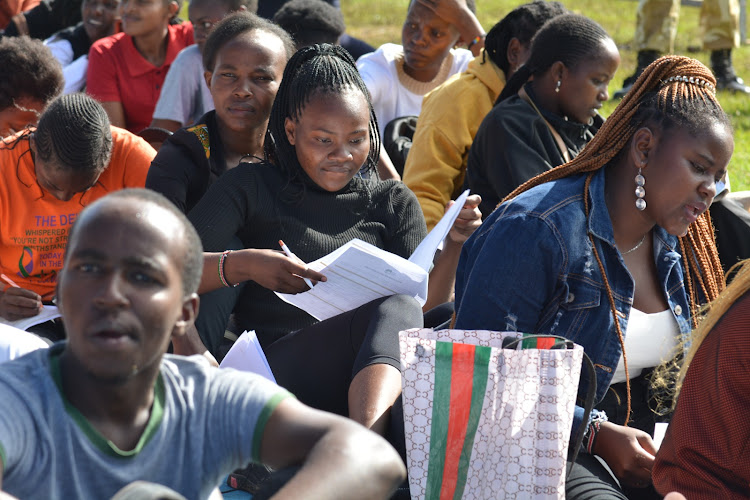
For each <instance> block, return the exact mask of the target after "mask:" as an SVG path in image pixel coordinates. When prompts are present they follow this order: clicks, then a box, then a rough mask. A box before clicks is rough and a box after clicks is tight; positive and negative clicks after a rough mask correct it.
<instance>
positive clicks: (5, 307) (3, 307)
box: [0, 286, 42, 321]
mask: <svg viewBox="0 0 750 500" xmlns="http://www.w3.org/2000/svg"><path fill="white" fill-rule="evenodd" d="M41 311H42V297H41V296H40V295H39V294H38V293H36V292H32V291H31V290H26V289H25V288H16V287H10V286H9V287H6V288H5V290H4V291H3V292H2V293H1V294H0V316H2V317H3V318H5V319H7V320H10V321H16V320H19V319H23V318H29V317H31V316H36V315H37V314H39V313H40V312H41Z"/></svg>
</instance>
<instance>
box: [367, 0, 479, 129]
mask: <svg viewBox="0 0 750 500" xmlns="http://www.w3.org/2000/svg"><path fill="white" fill-rule="evenodd" d="M453 4H458V5H459V6H461V7H462V8H463V10H465V11H467V12H469V13H471V15H472V17H473V19H476V16H474V15H473V10H474V5H473V3H472V4H471V10H470V8H469V7H468V6H467V5H466V0H442V1H440V2H439V3H438V4H437V8H436V9H435V10H432V9H430V8H428V7H426V6H425V5H424V4H423V3H422V2H420V1H418V0H413V1H412V2H411V3H410V4H409V10H408V11H407V13H406V19H405V20H404V25H403V28H402V30H401V43H402V45H396V44H393V43H386V44H384V45H381V46H380V47H379V48H378V50H376V51H375V52H373V53H372V54H365V55H364V56H362V57H360V58H359V60H357V69H359V72H360V74H361V75H362V79H363V80H364V81H365V84H366V85H367V89H368V90H369V91H370V95H371V96H372V106H373V108H374V109H375V116H376V117H377V120H378V127H379V130H378V131H379V132H380V135H381V137H382V136H383V132H384V131H385V126H386V125H387V124H388V123H389V122H390V121H391V120H393V119H394V118H400V117H402V116H417V115H419V111H420V110H421V109H422V97H423V96H424V95H425V94H426V93H427V92H429V91H430V90H432V89H434V88H435V87H437V86H438V85H440V84H441V83H443V82H444V81H446V80H447V79H448V78H449V77H450V76H451V75H454V74H456V73H461V72H462V71H465V70H466V67H467V66H468V64H469V61H471V59H472V57H473V56H472V53H471V52H470V51H469V50H466V49H454V48H453V47H454V46H455V45H456V44H457V43H458V42H459V40H460V39H461V33H462V30H461V27H459V26H457V25H456V23H457V20H456V18H455V17H454V18H451V17H450V15H451V14H452V13H453V10H452V9H451V8H450V7H451V6H454V5H453Z"/></svg>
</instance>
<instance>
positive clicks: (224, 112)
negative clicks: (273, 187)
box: [146, 12, 294, 213]
mask: <svg viewBox="0 0 750 500" xmlns="http://www.w3.org/2000/svg"><path fill="white" fill-rule="evenodd" d="M293 53H294V43H293V42H292V40H291V38H290V37H289V35H288V34H287V33H286V32H285V31H284V30H282V29H281V28H279V27H278V26H277V25H275V24H273V23H271V22H270V21H267V20H265V19H262V18H260V17H258V16H256V15H255V14H251V13H249V12H238V13H235V14H231V15H230V16H229V17H227V18H225V19H224V20H223V21H221V22H220V23H219V24H218V25H217V26H216V29H215V30H214V31H213V33H211V35H210V36H209V37H208V40H207V41H206V47H205V49H204V51H203V58H204V64H205V67H206V72H205V82H206V84H207V85H208V87H209V88H210V89H211V94H212V96H213V99H214V102H215V103H216V104H217V108H216V110H214V111H209V112H208V113H206V114H205V115H204V116H202V117H201V118H200V119H199V120H198V123H197V124H196V125H193V126H190V127H187V128H183V129H180V130H178V131H177V132H176V133H175V134H174V135H172V136H171V137H169V138H168V139H167V141H166V142H165V143H164V145H163V146H162V147H161V149H160V150H159V153H158V154H157V155H156V158H154V161H153V163H152V164H151V168H150V170H149V174H148V178H147V179H146V187H148V188H150V189H153V190H154V191H158V192H160V193H161V194H163V195H164V196H166V197H167V198H168V199H169V200H170V201H171V202H172V203H174V204H175V205H176V206H177V208H179V209H180V210H181V211H182V212H185V213H187V212H189V211H190V209H192V208H193V206H195V204H196V203H197V202H198V200H199V199H200V198H201V197H202V196H203V194H204V193H205V192H206V190H207V189H208V188H209V186H210V185H211V184H212V183H213V181H215V180H216V178H218V177H219V176H220V175H221V174H223V173H224V172H226V171H227V170H229V169H231V168H233V167H235V166H237V165H238V164H239V163H240V161H251V162H252V161H260V159H261V158H262V157H263V140H264V137H265V135H266V129H267V128H268V116H269V114H270V113H271V106H272V104H273V100H274V98H275V97H276V91H277V90H278V88H279V83H281V78H282V76H283V75H284V67H285V66H286V62H287V60H288V59H289V57H291V55H292V54H293Z"/></svg>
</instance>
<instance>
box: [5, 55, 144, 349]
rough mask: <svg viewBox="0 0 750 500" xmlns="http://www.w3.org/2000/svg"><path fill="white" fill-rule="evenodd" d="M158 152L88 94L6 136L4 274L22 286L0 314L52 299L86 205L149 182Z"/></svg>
mask: <svg viewBox="0 0 750 500" xmlns="http://www.w3.org/2000/svg"><path fill="white" fill-rule="evenodd" d="M40 43H41V42H40ZM71 124H75V126H71ZM155 155H156V152H155V151H154V150H153V149H152V148H151V146H149V145H148V144H147V143H146V142H145V141H144V140H143V139H141V138H140V137H137V136H135V135H133V134H131V133H129V132H127V131H125V130H122V129H118V128H116V127H112V126H110V123H109V120H108V118H107V114H106V113H105V112H104V109H102V107H101V105H100V104H99V103H98V102H96V101H95V100H94V99H92V98H91V97H89V96H87V95H85V94H67V95H63V96H61V97H58V98H57V99H56V100H54V101H52V103H50V105H49V106H48V107H47V109H46V110H45V112H44V113H43V114H42V117H41V118H40V119H39V126H38V127H37V128H36V129H33V128H32V129H27V130H24V131H22V132H20V133H18V134H16V135H15V136H12V137H7V138H5V139H4V140H3V141H1V142H0V166H2V169H0V172H1V173H2V178H1V179H0V204H2V206H4V207H5V208H4V209H3V210H2V214H3V215H2V221H1V225H0V227H2V230H1V231H0V272H2V273H4V274H5V275H7V276H9V277H10V278H11V279H12V280H13V281H14V283H16V284H17V285H18V287H6V288H5V290H4V291H2V292H0V317H3V318H5V319H8V320H17V319H21V318H26V317H30V316H34V315H36V314H38V313H39V312H40V310H41V307H42V301H49V300H52V298H53V297H54V294H55V285H56V282H57V274H58V273H59V272H60V269H61V268H62V265H63V251H64V250H65V242H66V241H67V239H68V231H69V230H70V226H71V225H72V224H73V222H74V221H75V219H76V217H77V215H78V213H79V212H80V211H81V208H82V207H84V206H86V205H88V204H90V203H91V202H93V201H94V200H96V199H98V198H101V197H102V196H104V195H105V194H107V193H109V192H111V191H115V190H118V189H122V188H125V187H143V185H144V184H145V182H146V174H147V173H148V167H149V165H150V163H151V160H152V159H153V158H154V156H155ZM34 333H38V334H40V335H42V336H45V337H48V338H51V340H58V338H59V337H60V336H61V335H62V334H61V332H57V331H55V332H50V333H49V335H48V334H47V333H45V332H37V331H34Z"/></svg>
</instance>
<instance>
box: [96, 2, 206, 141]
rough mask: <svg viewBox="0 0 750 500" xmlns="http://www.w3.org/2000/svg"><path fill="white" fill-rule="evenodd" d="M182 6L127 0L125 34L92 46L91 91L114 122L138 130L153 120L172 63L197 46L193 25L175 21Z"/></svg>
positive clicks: (123, 12)
mask: <svg viewBox="0 0 750 500" xmlns="http://www.w3.org/2000/svg"><path fill="white" fill-rule="evenodd" d="M180 5H182V0H179V1H178V0H121V6H120V14H121V16H122V33H117V34H116V35H112V36H109V37H106V38H102V39H101V40H98V41H96V42H94V44H93V45H92V46H91V50H90V51H89V70H88V73H87V75H86V92H88V93H89V94H90V95H92V96H93V97H94V98H95V99H97V100H98V101H99V102H101V103H102V106H104V109H105V110H106V111H107V115H108V116H109V120H110V122H112V125H114V126H116V127H120V128H125V129H127V130H130V131H131V132H133V133H135V134H137V133H138V132H140V131H141V130H143V129H145V128H147V127H148V126H149V125H150V124H151V118H152V116H153V114H154V107H156V101H158V100H159V94H160V93H161V88H162V85H164V79H165V78H166V77H167V72H168V71H169V67H170V65H171V64H172V62H173V61H174V60H175V58H176V57H177V54H178V53H179V52H180V51H181V50H182V49H184V48H185V47H187V46H188V45H192V44H193V25H192V24H190V23H180V24H175V23H178V22H179V18H178V17H177V14H178V13H179V11H180Z"/></svg>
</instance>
